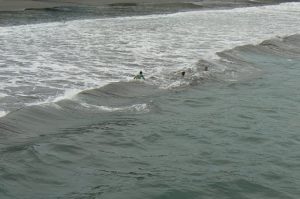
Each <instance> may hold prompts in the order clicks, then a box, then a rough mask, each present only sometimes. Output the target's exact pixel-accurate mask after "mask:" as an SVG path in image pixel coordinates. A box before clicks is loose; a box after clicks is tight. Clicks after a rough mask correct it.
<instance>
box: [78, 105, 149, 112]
mask: <svg viewBox="0 0 300 199" xmlns="http://www.w3.org/2000/svg"><path fill="white" fill-rule="evenodd" d="M80 105H81V106H83V107H85V108H87V109H88V110H90V111H92V112H95V110H96V112H97V111H101V112H103V111H104V112H116V111H119V112H143V113H146V112H149V111H150V109H149V107H148V105H147V104H134V105H131V106H124V107H110V106H96V105H92V104H87V103H81V104H80Z"/></svg>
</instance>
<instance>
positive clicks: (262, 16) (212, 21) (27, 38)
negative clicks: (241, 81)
mask: <svg viewBox="0 0 300 199" xmlns="http://www.w3.org/2000/svg"><path fill="white" fill-rule="evenodd" d="M299 10H300V5H299V3H286V4H280V5H274V6H263V7H250V8H236V9H232V10H217V11H216V10H208V11H193V12H183V13H175V14H166V15H148V16H134V17H119V18H104V19H91V20H75V21H66V22H53V23H42V24H32V25H30V24H28V25H20V26H11V27H0V38H1V39H0V60H1V63H0V66H1V76H0V78H1V87H0V107H1V109H0V111H1V113H2V114H1V115H4V113H7V112H9V111H12V110H16V109H18V108H21V107H24V106H28V105H31V104H35V103H43V102H51V101H55V100H56V99H57V97H59V98H64V96H65V97H72V96H73V95H74V94H76V93H78V92H79V91H82V90H85V89H89V88H97V87H101V86H103V85H106V84H108V83H111V82H118V81H124V80H125V81H128V80H131V79H132V78H133V76H134V75H135V74H136V73H138V72H139V71H140V70H142V71H144V73H145V75H146V77H147V79H148V80H149V82H151V83H152V84H156V85H159V86H160V87H162V88H168V87H170V85H171V87H172V85H173V84H174V78H170V76H174V75H176V72H178V71H180V70H187V71H189V70H191V73H193V74H190V75H195V73H196V71H194V70H193V68H195V67H196V66H195V65H196V63H197V62H198V60H200V59H205V60H213V59H218V56H217V55H216V52H220V51H223V50H225V49H230V48H233V47H235V46H239V45H245V44H257V43H259V42H261V41H263V40H265V39H270V38H274V37H281V36H287V35H291V34H295V33H299V27H300V26H299V22H298V21H299V20H297V19H299V15H300V14H299V13H300V12H299ZM224 70H226V67H224V66H220V67H216V68H213V69H212V70H211V72H212V73H213V72H214V71H217V72H218V71H224ZM197 75H198V76H201V74H197ZM231 79H232V78H231ZM175 85H177V84H175Z"/></svg>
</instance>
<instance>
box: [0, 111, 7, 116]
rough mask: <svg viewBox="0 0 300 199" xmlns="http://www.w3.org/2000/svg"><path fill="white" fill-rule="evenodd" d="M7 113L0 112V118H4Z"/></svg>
mask: <svg viewBox="0 0 300 199" xmlns="http://www.w3.org/2000/svg"><path fill="white" fill-rule="evenodd" d="M7 113H8V112H6V111H0V117H4V116H5V115H6V114H7Z"/></svg>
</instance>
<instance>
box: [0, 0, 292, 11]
mask: <svg viewBox="0 0 300 199" xmlns="http://www.w3.org/2000/svg"><path fill="white" fill-rule="evenodd" d="M280 2H287V1H283V0H276V1H274V0H268V1H249V0H227V1H220V0H204V1H203V0H190V1H181V0H130V1H127V0H86V1H80V0H61V1H60V0H56V1H50V0H48V1H47V0H0V5H1V7H0V11H19V10H24V9H28V8H35V9H41V8H52V7H60V6H102V5H109V4H121V5H122V4H123V5H126V4H127V5H130V4H132V3H134V4H164V3H167V4H168V3H169V4H171V3H199V4H200V5H203V7H210V8H211V7H241V6H255V5H259V4H261V5H267V4H274V3H280Z"/></svg>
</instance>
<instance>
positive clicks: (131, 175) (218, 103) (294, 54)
mask: <svg viewBox="0 0 300 199" xmlns="http://www.w3.org/2000/svg"><path fill="white" fill-rule="evenodd" d="M275 8H276V9H278V7H275ZM264 9H266V10H264ZM285 9H287V8H286V7H285ZM289 9H290V8H289ZM293 9H295V10H297V8H296V7H294V8H293ZM250 10H251V9H250ZM279 10H280V13H284V15H285V14H286V12H287V11H283V10H282V8H280V9H279ZM260 11H262V12H267V13H268V12H270V11H269V10H268V9H267V8H263V10H260ZM289 11H290V10H289ZM218 12H220V11H218ZM224 12H225V11H224ZM226 12H230V11H226ZM272 12H273V11H272ZM277 12H278V10H277V11H276V13H277ZM280 13H278V14H279V15H280ZM190 14H191V15H193V13H190ZM213 14H215V13H213ZM241 14H242V13H239V14H238V15H241ZM256 14H257V13H256ZM208 15H209V14H208ZM249 15H250V14H249ZM275 15H276V14H275V11H274V16H275ZM253 16H254V13H253ZM297 16H298V14H297V13H296V15H290V18H289V19H291V18H293V17H295V18H296V17H297ZM156 17H157V16H156ZM279 18H280V17H278V19H279ZM167 19H168V17H167ZM126 20H127V19H126ZM134 20H135V19H134ZM168 20H170V19H168ZM129 21H130V20H129ZM282 22H283V21H282ZM292 23H298V22H291V23H290V24H288V27H292V25H291V24H292ZM281 25H282V24H281ZM50 26H51V24H50ZM274 27H276V28H274V29H272V30H274V31H275V32H274V33H272V34H275V35H276V34H277V33H278V32H277V28H279V27H280V25H278V26H277V25H276V24H274ZM293 28H295V29H293ZM12 29H13V28H12ZM258 29H259V28H258ZM295 30H298V29H297V28H296V27H292V28H291V29H288V30H284V31H287V32H289V31H291V32H293V31H295ZM10 31H11V30H10ZM269 31H270V30H269ZM2 33H3V32H2ZM267 33H268V31H266V32H264V31H262V32H261V35H260V36H259V38H263V37H265V36H266V35H267ZM279 33H282V32H280V31H279ZM279 33H278V35H280V34H279ZM294 33H296V32H294ZM264 34H266V35H264ZM246 35H247V34H246ZM225 37H226V36H225ZM226 38H227V39H228V38H229V37H226ZM230 38H231V37H230ZM241 38H250V40H251V39H254V40H255V41H256V37H250V36H247V37H241ZM209 41H210V40H209ZM221 41H223V42H224V43H226V44H228V43H230V42H229V41H231V40H226V39H225V38H224V40H221ZM251 41H252V40H251ZM243 42H246V39H245V40H242V39H241V40H238V41H237V42H236V43H235V44H239V43H241V44H243ZM219 43H222V42H219ZM248 43H251V42H248ZM189 44H191V43H189ZM217 44H218V42H216V43H211V46H213V47H211V48H214V45H217ZM231 45H233V46H232V47H234V46H235V45H234V44H229V46H231ZM154 46H155V45H154ZM195 46H196V44H195ZM225 46H227V45H221V48H223V47H225ZM190 48H193V46H192V45H191V46H190ZM216 48H217V47H216ZM186 49H189V48H188V47H187V48H186ZM210 50H211V49H210ZM210 50H208V51H206V52H207V53H208V54H209V53H210V52H211V51H212V52H213V50H211V51H210ZM45 51H46V50H45ZM192 51H193V50H191V51H187V55H185V56H186V57H189V56H191V57H192V55H193V53H191V52H192ZM11 52H12V51H11ZM178 52H179V51H178ZM142 53H144V51H142ZM189 53H191V54H189ZM299 53H300V37H299V35H294V36H290V37H277V38H273V39H272V40H267V41H264V42H262V43H261V44H260V45H246V46H240V47H237V48H234V49H231V50H230V49H227V50H226V51H223V52H221V53H218V55H219V56H220V59H219V60H209V59H207V60H208V61H199V63H198V64H194V65H193V67H191V68H190V70H187V76H186V77H185V78H179V77H177V76H176V74H175V73H174V74H173V68H172V69H170V70H168V67H167V65H166V67H165V68H164V70H165V74H166V75H169V76H171V78H169V79H167V80H168V81H166V82H167V83H166V82H164V81H162V82H161V81H159V80H157V79H155V78H153V79H150V80H149V81H146V82H140V81H121V82H117V83H110V84H108V85H106V86H104V87H99V88H96V89H90V90H84V91H82V92H80V93H78V94H76V95H75V96H73V97H71V98H60V99H57V100H55V102H49V103H39V104H35V105H31V106H25V107H23V108H21V109H18V110H15V111H12V112H10V113H8V114H7V115H5V116H4V117H2V118H0V137H1V139H0V157H1V158H0V198H1V199H2V198H3V199H12V198H13V199H15V198H20V199H21V198H22V199H29V198H49V199H54V198H56V199H57V198H72V199H73V198H78V199H79V198H80V199H82V198H86V199H88V198H89V199H92V198H105V199H110V198H152V199H154V198H155V199H162V198H164V199H166V198H170V199H174V198H239V199H242V198H245V199H246V198H247V199H249V198H253V199H256V198H270V199H271V198H272V199H274V198H280V199H281V198H293V199H297V198H299V195H300V191H299V189H298V187H299V186H300V181H299V179H300V176H299V175H300V172H299V168H300V167H299V166H300V165H299V164H300V156H299V153H298V151H299V149H300V147H299V146H300V145H299V142H300V136H299V127H300V126H299V124H298V121H299V119H300V115H299V111H300V110H299V109H300V106H299V102H300V95H299V85H300V82H299V81H300V78H299V76H300V58H299ZM178 55H179V53H178ZM203 55H207V54H205V53H204V54H203ZM185 56H183V57H185ZM214 56H216V55H214ZM153 57H155V56H153ZM209 57H210V56H207V58H209ZM155 58H157V57H155ZM174 59H175V58H174ZM178 59H179V60H176V59H175V62H176V63H179V65H178V68H177V69H176V70H179V69H182V68H181V67H180V66H181V65H180V63H181V61H182V59H183V60H184V61H186V60H188V58H182V57H180V56H178ZM197 59H199V57H198V58H197ZM191 62H193V60H191ZM35 63H43V59H42V60H41V61H40V62H38V61H36V62H35ZM205 64H208V65H209V71H208V72H203V66H204V65H205ZM85 67H86V66H85ZM31 69H33V68H31ZM84 69H85V70H87V68H84ZM134 69H135V70H136V69H137V68H134ZM52 70H54V72H57V71H56V70H57V68H55V67H54V68H52ZM147 70H148V71H151V69H147ZM176 70H175V71H176ZM132 71H133V70H132ZM167 71H168V72H169V73H167ZM59 72H61V73H63V74H64V75H65V77H66V76H67V74H69V73H68V71H67V70H64V71H59ZM191 72H193V73H196V74H197V73H199V74H197V75H196V74H195V75H189V73H191ZM33 74H34V72H33ZM86 74H88V72H87V73H86ZM159 75H160V74H159V73H158V74H155V75H154V77H161V76H159ZM24 76H26V73H25V75H24ZM18 77H21V75H20V76H18ZM35 77H36V78H37V77H39V76H38V75H36V76H35ZM80 77H85V76H84V75H83V76H80ZM106 79H108V80H111V79H109V78H108V76H106ZM122 79H126V78H124V76H122V77H121V78H120V80H122ZM72 81H74V80H72ZM99 82H101V81H100V80H99ZM174 82H175V83H176V84H175V85H176V86H174V87H173V86H171V88H170V89H162V88H161V84H167V85H169V84H171V85H172V84H173V83H174ZM47 83H48V82H46V83H45V85H47ZM5 85H8V83H7V82H6V84H5ZM77 88H82V87H77ZM19 90H20V91H22V89H19ZM6 94H7V95H10V94H11V93H10V92H8V93H6ZM11 95H12V94H11ZM29 101H30V100H29ZM10 103H11V104H13V103H14V101H12V102H10Z"/></svg>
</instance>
